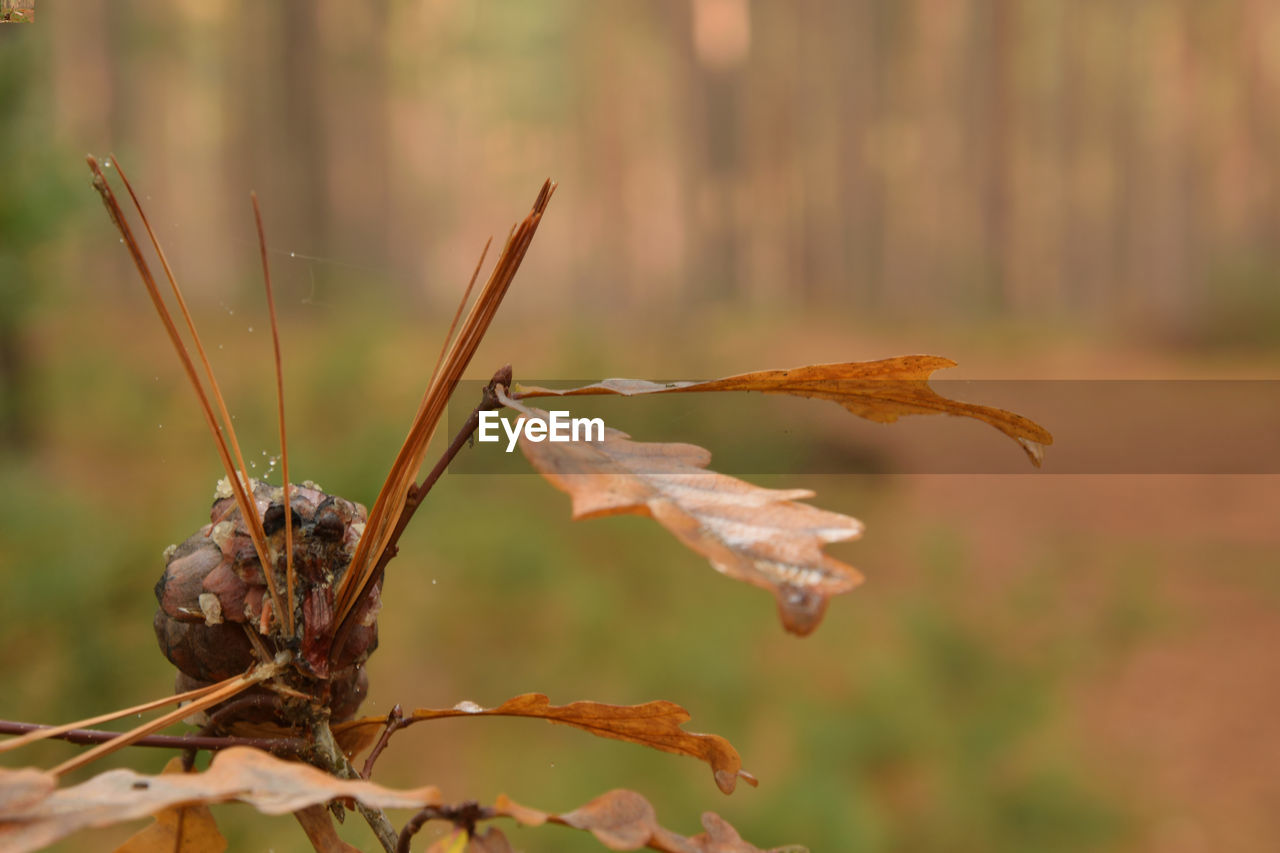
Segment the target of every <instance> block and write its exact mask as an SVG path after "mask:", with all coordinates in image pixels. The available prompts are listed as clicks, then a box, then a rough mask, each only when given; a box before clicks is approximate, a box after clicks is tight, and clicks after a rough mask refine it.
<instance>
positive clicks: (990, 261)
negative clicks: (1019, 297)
mask: <svg viewBox="0 0 1280 853" xmlns="http://www.w3.org/2000/svg"><path fill="white" fill-rule="evenodd" d="M979 8H980V9H981V14H982V16H983V18H984V19H985V21H984V24H985V26H981V27H980V29H979V32H980V33H981V34H982V36H981V37H980V38H979V40H978V50H979V55H980V56H981V57H983V60H982V67H983V75H982V77H981V78H980V85H981V87H982V96H981V103H982V113H981V115H982V117H983V118H982V122H981V125H980V132H981V133H982V135H983V137H984V138H985V140H986V145H985V148H986V159H985V164H984V167H983V180H982V219H983V237H982V240H983V245H984V247H985V255H986V267H987V269H986V272H987V280H988V294H989V296H990V300H991V307H993V308H995V309H996V310H1001V309H1003V308H1005V307H1007V306H1008V304H1009V293H1008V287H1009V283H1008V280H1007V279H1008V266H1009V265H1008V263H1007V259H1008V258H1009V256H1010V255H1011V254H1012V253H1013V252H1014V247H1013V246H1011V245H1010V244H1009V242H1010V239H1011V232H1010V228H1009V191H1010V187H1009V173H1010V162H1009V158H1010V157H1011V156H1012V154H1013V148H1012V146H1011V144H1010V136H1011V135H1012V133H1013V126H1012V123H1011V121H1010V117H1009V114H1010V110H1011V104H1010V101H1011V97H1010V89H1011V88H1012V86H1013V82H1014V81H1013V62H1012V51H1013V45H1012V43H1011V42H1012V38H1011V35H1012V33H1011V29H1012V26H1013V21H1012V18H1013V8H1012V5H1011V0H986V2H984V3H982V4H981V6H980V7H979Z"/></svg>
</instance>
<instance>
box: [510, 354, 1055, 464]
mask: <svg viewBox="0 0 1280 853" xmlns="http://www.w3.org/2000/svg"><path fill="white" fill-rule="evenodd" d="M955 366H956V363H955V362H954V361H952V360H951V359H949V358H942V357H941V356H936V355H904V356H898V357H897V358H886V359H881V360H880V361H851V362H839V363H836V364H811V365H806V366H804V367H793V368H789V369H786V370H758V371H754V372H752V373H739V374H737V375H735V376H726V377H724V378H723V379H713V380H710V381H707V382H666V383H659V382H646V381H644V380H640V379H605V380H603V381H601V382H596V383H593V384H591V385H584V386H582V387H580V388H570V389H567V390H555V389H551V388H539V387H536V386H531V387H523V386H522V387H521V388H520V389H519V393H518V394H516V395H514V396H516V397H518V398H520V399H527V398H531V397H548V396H555V397H577V396H583V395H589V394H618V395H621V396H624V397H634V396H639V395H642V394H681V393H685V394H687V393H695V392H702V391H758V392H760V393H762V394H790V395H792V396H796V397H809V398H812V399H818V400H831V401H832V402H834V403H839V404H840V405H841V406H843V407H844V408H846V409H848V410H849V411H850V412H852V413H853V414H855V415H857V416H858V417H862V418H867V419H868V420H872V421H879V422H880V423H892V422H893V421H896V420H897V419H898V418H899V417H901V416H902V415H937V414H947V415H957V416H960V417H967V418H975V419H977V420H980V421H982V422H984V423H986V424H989V425H991V426H993V427H995V428H996V429H998V430H1000V432H1002V433H1004V434H1005V435H1007V436H1009V437H1010V438H1012V439H1013V440H1014V441H1016V442H1018V445H1019V446H1020V447H1022V449H1023V451H1024V452H1025V453H1026V454H1027V457H1028V458H1029V459H1030V460H1031V463H1032V464H1033V465H1035V466H1037V467H1039V465H1040V462H1041V460H1042V459H1043V457H1044V448H1045V446H1046V445H1049V444H1053V436H1052V435H1051V434H1050V433H1049V431H1048V430H1046V429H1045V428H1044V427H1042V426H1040V425H1039V424H1037V423H1035V422H1034V421H1032V420H1029V419H1027V418H1024V417H1022V416H1021V415H1016V414H1014V413H1013V412H1007V411H1005V410H1004V409H995V408H992V407H990V406H979V405H975V404H973V403H964V402H961V401H959V400H952V399H950V398H948V397H943V396H942V395H941V394H938V393H937V392H935V391H934V390H933V389H932V388H930V387H929V376H930V375H931V374H932V373H933V372H934V371H935V370H938V369H940V368H945V367H955Z"/></svg>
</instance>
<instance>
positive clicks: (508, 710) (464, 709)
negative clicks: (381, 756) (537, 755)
mask: <svg viewBox="0 0 1280 853" xmlns="http://www.w3.org/2000/svg"><path fill="white" fill-rule="evenodd" d="M446 717H537V718H539V719H543V720H546V721H548V722H551V723H558V724H560V725H565V726H573V727H574V728H576V729H582V730H583V731H587V732H590V733H591V734H593V735H598V736H599V737H607V738H613V739H614V740H624V741H627V742H629V743H638V744H640V745H642V746H648V747H652V748H653V749H659V750H662V751H663V752H670V753H674V754H676V755H687V756H690V757H692V758H698V759H701V760H702V761H705V762H706V763H707V764H709V765H710V766H711V769H712V771H713V772H714V774H715V780H716V785H717V786H718V787H719V788H720V790H721V791H724V792H725V793H726V794H729V793H732V792H733V789H734V787H735V786H736V785H737V782H738V779H739V778H742V779H744V780H745V781H746V782H747V784H749V785H755V784H757V782H756V778H755V777H754V776H752V775H751V774H750V773H748V772H746V771H745V770H743V769H742V758H741V757H740V756H739V755H738V751H737V750H736V749H734V748H733V744H731V743H729V741H727V740H725V739H724V738H722V737H720V736H719V735H707V734H699V733H697V732H687V731H685V730H684V729H683V728H681V726H683V725H684V724H685V723H687V722H688V721H689V719H690V715H689V712H688V711H686V710H685V709H684V708H682V707H680V706H679V705H677V704H675V703H674V702H666V701H657V702H645V703H644V704H643V705H606V704H603V703H601V702H570V703H569V704H568V705H552V704H551V702H550V701H549V700H548V699H547V697H546V696H545V695H543V694H541V693H525V694H522V695H520V696H516V697H513V698H511V699H508V700H507V701H506V702H503V703H502V704H501V705H499V706H498V707H496V708H483V707H481V706H480V705H477V704H476V703H474V702H459V703H458V704H457V705H455V706H454V707H452V708H440V709H433V708H420V709H418V710H417V711H414V712H413V713H412V714H409V715H406V716H405V718H404V721H403V722H402V723H401V724H400V727H401V728H403V727H404V726H407V725H410V724H412V723H417V722H422V721H424V720H439V719H444V718H446ZM385 725H386V718H385V717H365V718H363V719H360V720H352V721H350V722H347V723H339V724H338V725H336V726H334V727H333V734H334V737H335V738H336V739H337V741H338V744H339V745H340V746H341V747H342V748H343V750H345V751H347V752H349V753H350V754H354V753H355V752H357V751H359V750H358V749H352V748H351V746H352V745H359V744H367V743H370V742H372V740H373V739H374V738H376V737H377V735H378V733H379V731H380V730H381V729H382V728H383V726H385Z"/></svg>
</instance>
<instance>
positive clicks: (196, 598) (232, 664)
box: [155, 479, 381, 733]
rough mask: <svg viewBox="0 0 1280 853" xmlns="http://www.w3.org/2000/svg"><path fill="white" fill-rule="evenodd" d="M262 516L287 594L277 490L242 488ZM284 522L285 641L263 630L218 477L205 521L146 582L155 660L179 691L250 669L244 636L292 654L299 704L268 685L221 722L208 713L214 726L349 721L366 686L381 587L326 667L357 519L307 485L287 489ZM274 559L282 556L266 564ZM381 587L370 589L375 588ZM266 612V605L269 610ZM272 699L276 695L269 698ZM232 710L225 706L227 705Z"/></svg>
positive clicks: (246, 559)
mask: <svg viewBox="0 0 1280 853" xmlns="http://www.w3.org/2000/svg"><path fill="white" fill-rule="evenodd" d="M251 486H252V491H253V497H254V502H255V503H256V504H257V509H258V512H259V513H260V514H261V516H262V520H263V528H264V530H265V532H266V534H267V542H268V545H269V548H270V554H272V555H273V559H276V560H277V562H278V565H277V566H276V567H275V568H274V572H275V574H274V576H273V578H274V580H275V583H276V588H277V590H278V591H279V593H280V596H281V597H282V598H284V597H285V595H286V583H285V569H284V562H285V561H284V559H283V556H282V555H283V554H284V548H285V533H284V518H285V513H284V496H283V489H282V488H281V487H279V486H272V485H270V484H268V483H263V482H260V481H257V480H253V481H251ZM289 496H290V505H291V509H292V521H293V528H294V530H293V566H294V572H295V577H296V582H295V589H294V598H293V601H292V602H288V603H287V606H291V607H292V608H293V611H294V619H295V623H296V631H295V634H294V635H293V636H285V630H286V628H285V625H284V621H283V620H281V619H280V618H278V617H277V616H273V617H271V618H270V620H269V621H270V625H269V626H265V628H266V630H265V631H264V630H263V629H264V626H263V624H262V620H263V607H264V602H265V603H267V604H269V603H270V596H269V594H268V590H267V585H266V579H265V577H264V575H263V572H262V564H261V561H260V560H259V559H258V555H257V552H256V551H255V550H254V547H253V540H252V539H251V538H250V536H249V532H248V529H247V528H246V526H245V524H244V519H243V518H242V517H241V515H240V510H239V508H238V507H237V506H236V502H235V499H234V497H232V492H231V487H230V484H229V482H228V481H227V480H226V479H223V480H221V481H219V483H218V487H217V490H216V491H215V494H214V502H213V509H212V511H211V513H210V523H209V524H206V525H205V526H204V527H202V528H200V530H198V531H196V532H195V533H194V534H192V536H191V537H190V538H188V539H187V540H186V541H185V542H183V543H182V544H181V545H176V546H170V547H169V548H168V549H167V550H166V551H165V571H164V575H163V576H162V577H161V578H160V580H159V581H158V582H157V583H156V589H155V591H156V599H157V601H158V602H159V603H160V607H159V609H158V610H157V611H156V617H155V629H156V637H157V639H158V640H159V642H160V649H161V651H163V652H164V655H165V657H167V658H168V659H169V661H170V662H171V663H173V665H174V666H176V667H177V668H178V690H179V691H184V690H190V689H193V688H195V687H199V686H202V685H204V684H208V683H211V682H215V681H220V680H222V679H225V678H229V677H231V676H233V675H237V674H239V673H242V672H244V671H245V670H247V669H248V668H249V667H250V666H251V665H253V664H254V663H255V662H256V661H257V660H259V657H258V655H256V654H255V649H254V644H253V642H252V641H251V640H250V638H249V635H248V631H253V632H255V633H256V634H257V636H258V638H259V639H260V640H261V641H262V645H263V646H264V647H265V649H266V650H267V652H268V653H270V654H274V653H275V652H277V651H279V650H281V649H289V650H291V651H292V652H293V654H294V657H293V660H294V664H293V667H292V668H291V669H290V671H289V674H288V675H287V676H285V677H284V682H285V684H286V685H287V686H288V687H289V688H292V690H293V691H296V692H298V693H300V694H303V695H306V696H309V697H311V699H310V701H309V702H301V703H300V702H299V701H298V700H297V699H289V700H281V699H279V697H278V694H276V693H274V692H272V691H271V689H270V688H269V687H268V686H266V685H263V686H259V687H256V688H254V689H253V690H251V691H248V692H247V693H246V694H245V695H248V696H256V697H260V698H256V699H253V700H251V701H249V702H244V701H241V700H239V699H236V700H232V702H234V703H238V705H237V708H239V709H240V710H234V709H229V713H228V712H224V714H223V715H222V718H219V716H218V714H217V711H218V706H215V708H214V709H211V711H210V717H211V718H212V719H213V720H214V721H215V724H216V725H214V726H213V728H214V729H216V730H220V731H226V732H231V731H233V730H234V731H237V732H240V733H243V732H244V731H245V728H246V726H245V725H243V724H258V723H268V724H270V725H271V726H276V727H279V726H284V727H289V728H292V727H296V726H298V725H300V724H302V723H303V722H304V721H305V720H308V719H313V718H315V716H317V715H321V716H323V715H326V713H327V716H329V717H330V719H332V720H334V721H337V720H343V719H348V718H350V717H351V716H353V715H354V714H355V712H356V709H357V708H358V707H359V705H360V702H361V700H362V699H363V698H364V696H365V693H366V692H367V689H368V679H367V676H366V675H365V672H364V662H365V660H366V659H367V658H368V657H369V655H370V654H371V653H372V652H373V650H374V649H375V648H376V647H377V644H378V627H377V621H376V620H377V613H378V609H379V606H380V592H381V590H380V588H378V587H375V588H374V589H373V590H372V592H371V594H370V595H369V596H368V597H367V598H366V599H365V601H364V602H363V603H362V605H361V606H360V609H359V610H358V611H357V612H356V614H355V619H356V620H357V621H356V625H355V628H354V630H352V631H351V634H350V636H349V637H348V638H347V641H346V643H345V644H344V645H343V648H342V649H341V652H340V654H339V655H338V657H337V659H331V653H332V650H331V645H332V643H333V633H334V631H335V630H336V629H337V626H336V625H335V624H333V622H334V614H333V595H334V589H335V587H336V586H337V584H338V583H339V582H340V581H341V579H342V576H343V574H344V573H345V572H346V570H347V567H348V565H349V564H350V562H351V556H352V554H353V553H354V551H355V547H356V543H357V542H359V540H360V535H361V533H362V532H363V531H364V524H365V520H366V516H367V513H366V510H365V508H364V507H363V506H361V505H359V504H355V503H352V502H351V501H348V500H346V499H344V498H340V497H337V496H336V495H328V494H325V493H324V492H323V491H321V490H320V488H319V487H318V486H316V485H315V484H314V483H311V482H304V483H303V484H302V485H300V486H290V489H289ZM275 555H281V556H275ZM379 587H380V584H379ZM269 611H270V608H269V607H268V612H269ZM272 697H276V698H272ZM231 704H232V703H228V705H231Z"/></svg>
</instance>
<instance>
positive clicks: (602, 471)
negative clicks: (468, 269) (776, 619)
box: [503, 397, 863, 636]
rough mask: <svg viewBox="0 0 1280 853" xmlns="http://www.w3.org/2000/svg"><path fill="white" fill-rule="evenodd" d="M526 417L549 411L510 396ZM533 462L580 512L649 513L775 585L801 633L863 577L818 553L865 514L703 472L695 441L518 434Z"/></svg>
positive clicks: (853, 529) (698, 547)
mask: <svg viewBox="0 0 1280 853" xmlns="http://www.w3.org/2000/svg"><path fill="white" fill-rule="evenodd" d="M503 403H505V404H506V405H509V406H511V407H512V408H515V409H516V410H517V411H519V412H521V413H523V414H524V415H525V417H527V418H531V419H536V420H542V421H544V422H548V423H549V421H548V417H547V413H546V412H544V411H542V410H540V409H534V408H531V407H527V406H524V405H521V404H520V403H517V402H515V401H514V400H511V399H509V398H505V397H504V398H503ZM520 449H521V450H522V451H523V452H524V455H525V456H526V457H527V458H528V459H529V462H530V463H531V464H532V465H533V467H534V468H536V469H537V470H538V472H539V473H541V474H542V476H544V477H546V478H547V480H548V481H550V483H551V484H552V485H553V486H555V487H556V488H557V489H560V490H561V491H564V492H568V493H569V496H570V497H571V498H572V499H573V517H574V519H582V518H597V517H600V516H606V515H617V514H620V513H635V514H638V515H647V516H649V517H650V518H652V519H653V520H655V521H657V522H658V523H659V524H661V525H662V526H663V527H665V528H667V529H668V530H670V531H671V532H672V533H673V534H675V536H676V538H677V539H679V540H680V541H681V542H683V543H684V544H685V545H686V546H687V547H689V548H691V549H693V550H694V551H696V552H697V553H699V554H701V555H703V556H704V557H706V558H707V559H708V560H710V561H711V565H712V566H713V567H714V568H715V569H716V571H719V572H721V573H723V574H725V575H728V576H729V577H731V578H734V579H736V580H740V581H746V582H747V583H750V584H754V585H755V586H758V587H763V588H764V589H767V590H769V591H770V592H772V593H773V595H774V598H775V599H776V600H777V602H778V613H779V615H780V616H781V618H782V624H783V627H785V628H786V629H787V630H788V631H790V632H791V633H793V634H799V635H801V636H804V635H806V634H808V633H810V632H812V631H813V629H814V628H817V627H818V624H819V623H820V622H821V621H822V616H823V614H824V613H826V609H827V601H828V600H829V599H830V598H831V596H833V595H839V594H840V593H844V592H848V591H849V590H851V589H853V588H854V587H856V586H857V585H858V584H860V583H862V579H863V578H862V575H861V574H860V573H859V572H858V571H857V570H856V569H854V568H853V567H852V566H849V565H847V564H845V563H842V562H840V561H839V560H837V559H835V558H833V557H829V556H827V555H826V554H824V553H823V552H822V546H823V545H826V544H827V543H829V542H840V541H843V540H846V539H856V538H857V537H859V536H861V535H862V522H860V521H858V520H857V519H856V518H851V517H849V516H847V515H841V514H839V513H834V512H827V511H826V510H821V509H817V508H816V507H812V506H809V505H808V504H802V503H796V501H797V500H798V499H800V498H810V497H813V492H811V491H809V490H808V489H765V488H761V487H760V486H755V485H752V484H751V483H748V482H745V481H744V480H739V479H737V478H735V477H729V476H727V475H725V474H717V473H716V472H714V471H708V470H706V466H707V464H708V463H710V461H711V453H710V452H709V451H707V450H704V449H703V448H701V447H697V446H695V445H692V444H663V443H649V442H637V441H631V440H630V439H629V437H628V436H627V434H626V433H624V432H621V431H620V430H616V429H612V428H609V427H606V428H605V431H604V440H603V441H560V442H551V441H542V442H533V441H530V440H529V439H528V434H527V431H522V432H521V435H520Z"/></svg>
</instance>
